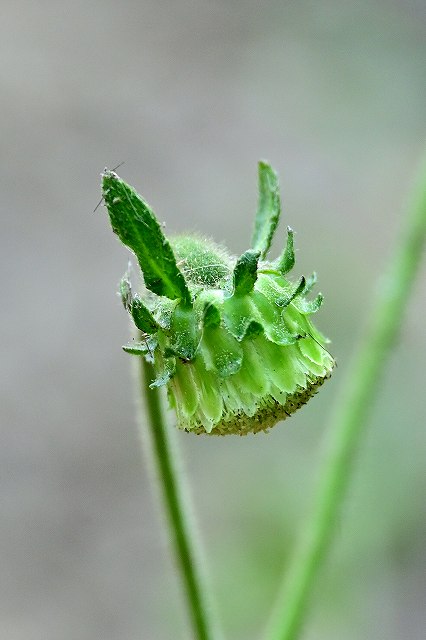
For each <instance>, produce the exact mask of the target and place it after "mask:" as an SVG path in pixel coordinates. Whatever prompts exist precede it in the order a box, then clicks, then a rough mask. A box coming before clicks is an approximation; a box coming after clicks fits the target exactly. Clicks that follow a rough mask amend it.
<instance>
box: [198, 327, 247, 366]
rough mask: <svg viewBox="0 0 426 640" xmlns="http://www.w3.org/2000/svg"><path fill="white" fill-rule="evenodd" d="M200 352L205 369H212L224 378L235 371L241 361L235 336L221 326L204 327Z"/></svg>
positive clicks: (241, 352) (239, 347) (241, 356)
mask: <svg viewBox="0 0 426 640" xmlns="http://www.w3.org/2000/svg"><path fill="white" fill-rule="evenodd" d="M201 353H202V355H203V358H204V361H205V363H206V367H207V369H214V370H216V371H217V373H218V374H219V375H220V376H221V377H222V378H226V377H228V376H230V375H233V374H235V373H237V371H239V370H240V368H241V365H242V362H243V351H242V349H241V346H240V344H239V343H238V342H237V340H235V338H234V337H233V336H232V335H231V334H230V333H228V331H227V330H226V329H225V328H223V327H212V326H210V327H206V328H205V329H204V332H203V340H202V342H201Z"/></svg>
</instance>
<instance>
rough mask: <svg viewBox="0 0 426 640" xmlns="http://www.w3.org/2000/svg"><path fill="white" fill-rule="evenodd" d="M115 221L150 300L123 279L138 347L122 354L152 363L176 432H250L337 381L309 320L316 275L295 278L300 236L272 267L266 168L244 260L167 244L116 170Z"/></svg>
mask: <svg viewBox="0 0 426 640" xmlns="http://www.w3.org/2000/svg"><path fill="white" fill-rule="evenodd" d="M102 178H103V179H102V186H103V196H104V199H105V203H106V206H107V208H108V212H109V215H110V220H111V224H112V227H113V230H114V231H115V233H117V234H118V236H119V237H120V239H121V240H122V242H123V243H124V244H126V245H127V246H128V247H129V248H130V249H131V250H132V251H133V252H134V253H135V255H136V257H137V259H138V262H139V265H140V267H141V270H142V273H143V276H144V282H145V287H146V291H145V293H144V294H143V295H142V296H140V295H138V294H136V295H133V294H132V290H131V285H130V281H129V278H128V275H127V274H126V276H125V277H124V278H123V279H122V281H121V285H120V293H121V297H122V300H123V304H124V306H125V308H126V309H127V311H128V312H129V314H130V315H131V317H132V318H133V321H134V323H135V325H136V327H137V329H138V330H139V332H140V337H141V340H140V341H138V342H134V343H131V344H129V345H127V346H126V347H124V349H125V351H127V352H129V353H133V354H136V355H139V356H142V357H145V358H147V359H149V360H150V361H151V362H152V363H153V365H154V369H155V371H156V373H157V376H156V378H155V380H153V381H152V384H151V386H153V387H154V386H161V385H167V391H168V397H169V402H170V405H171V406H172V407H173V408H174V409H175V410H176V414H177V419H178V427H179V428H181V429H185V430H186V431H192V432H194V433H211V434H219V435H225V434H229V433H234V434H239V435H244V434H246V433H250V432H257V431H264V430H266V429H268V428H269V427H272V426H273V425H275V424H276V423H277V422H278V421H279V420H283V419H284V418H286V417H287V416H290V415H291V414H292V413H293V412H294V411H296V409H298V408H299V407H300V406H302V405H303V404H305V403H306V402H307V401H308V399H309V398H310V397H311V396H312V395H314V394H315V393H316V391H317V389H318V387H320V386H321V384H322V383H323V382H324V380H325V379H326V378H328V377H329V376H330V374H331V371H332V369H333V367H334V360H333V358H332V356H331V355H330V354H329V353H328V351H327V350H326V349H325V348H324V346H323V345H324V343H325V342H326V339H325V338H324V337H323V336H322V335H321V334H320V333H319V332H318V331H317V329H316V328H315V327H314V325H313V324H312V322H311V320H310V318H309V316H310V315H311V314H312V313H314V312H316V311H317V310H318V309H319V307H320V306H321V303H322V300H323V298H322V295H321V294H319V295H318V296H317V297H316V298H315V299H314V300H310V301H308V300H307V299H306V297H305V296H306V294H307V293H309V291H310V290H311V288H312V287H313V285H314V284H315V282H316V276H315V274H313V275H312V276H311V277H310V278H308V279H307V280H306V279H305V278H304V277H302V278H300V280H299V281H297V282H296V283H293V282H291V281H290V280H288V279H287V277H286V276H287V273H288V272H289V271H290V270H291V269H292V267H293V265H294V247H293V231H292V230H291V229H290V228H288V229H287V243H286V246H285V248H284V251H283V252H282V254H281V256H280V257H279V258H278V259H277V260H275V261H274V262H266V261H265V258H266V254H267V252H268V251H269V248H270V245H271V242H272V237H273V235H274V232H275V229H276V227H277V224H278V219H279V215H280V198H279V190H278V180H277V176H276V174H275V172H274V171H273V169H272V168H271V167H270V166H269V165H268V164H266V163H264V162H260V163H259V205H258V210H257V214H256V222H255V229H254V233H253V238H252V248H251V249H249V250H248V251H246V252H245V253H243V254H242V255H241V256H240V257H239V258H238V259H237V260H235V259H234V258H232V257H231V256H229V255H228V254H227V252H226V251H225V250H224V249H223V248H222V247H219V246H217V245H216V244H214V243H213V242H210V241H206V240H203V239H201V238H198V237H194V236H189V237H188V236H185V237H177V238H175V239H173V240H171V241H170V242H169V241H168V240H167V239H166V238H165V236H164V234H163V232H162V230H161V227H160V225H159V224H158V221H157V219H156V217H155V215H154V214H153V212H152V211H151V209H150V208H149V206H148V205H147V204H146V202H145V201H144V200H143V199H142V198H141V196H140V195H139V194H137V193H136V191H135V190H134V189H133V188H132V187H130V186H129V185H127V184H126V183H125V182H123V181H122V180H121V179H120V178H119V177H118V176H117V175H116V174H115V173H114V172H112V171H107V170H105V172H104V173H103V176H102Z"/></svg>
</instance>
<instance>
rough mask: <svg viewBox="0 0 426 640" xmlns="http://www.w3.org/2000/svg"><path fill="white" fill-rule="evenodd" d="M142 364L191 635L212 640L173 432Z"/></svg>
mask: <svg viewBox="0 0 426 640" xmlns="http://www.w3.org/2000/svg"><path fill="white" fill-rule="evenodd" d="M138 360H139V361H140V363H141V364H140V367H141V392H142V396H143V398H144V400H145V407H146V413H147V417H148V429H149V434H150V440H151V453H152V458H153V464H154V467H155V471H156V472H157V476H158V481H159V484H160V487H161V492H162V497H163V502H164V509H165V512H166V515H167V520H168V525H169V533H170V537H171V541H172V545H173V548H174V554H175V560H176V564H177V567H178V569H179V571H180V574H181V578H182V583H183V586H184V590H185V594H186V600H187V605H188V609H189V613H190V616H191V621H192V627H193V632H194V638H196V639H197V640H213V638H215V637H217V636H216V634H215V633H214V629H215V626H214V625H213V620H212V616H211V611H210V608H209V606H208V604H207V594H206V588H205V586H204V583H203V580H202V576H201V568H200V562H199V552H198V548H197V545H196V541H195V535H194V527H193V525H192V523H191V518H190V517H189V509H188V505H187V497H186V495H185V493H186V491H185V489H184V484H183V483H184V478H183V477H182V473H181V472H180V469H179V468H178V464H177V455H178V451H177V446H176V442H174V441H173V434H172V433H171V430H170V429H168V428H167V425H166V423H165V419H164V415H163V410H162V406H161V397H160V392H159V389H158V388H156V387H155V388H153V389H150V388H149V384H150V382H151V381H152V380H153V379H154V378H155V372H154V370H153V367H152V365H151V364H150V363H148V362H147V361H146V360H145V358H142V357H139V358H138Z"/></svg>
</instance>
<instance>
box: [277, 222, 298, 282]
mask: <svg viewBox="0 0 426 640" xmlns="http://www.w3.org/2000/svg"><path fill="white" fill-rule="evenodd" d="M294 263H295V257H294V231H293V229H292V228H291V227H287V244H286V246H285V249H284V251H283V252H282V254H281V256H280V257H279V258H278V259H277V260H275V262H274V266H275V267H276V269H278V271H279V272H280V273H281V274H282V275H283V276H285V274H286V273H288V272H289V271H291V270H292V269H293V267H294Z"/></svg>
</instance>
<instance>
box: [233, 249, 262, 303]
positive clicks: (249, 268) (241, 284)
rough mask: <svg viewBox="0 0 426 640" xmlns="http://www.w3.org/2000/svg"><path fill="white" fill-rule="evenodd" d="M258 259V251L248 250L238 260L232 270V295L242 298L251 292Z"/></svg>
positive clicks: (255, 276)
mask: <svg viewBox="0 0 426 640" xmlns="http://www.w3.org/2000/svg"><path fill="white" fill-rule="evenodd" d="M259 257H260V251H255V250H253V249H248V251H245V252H244V253H243V254H242V255H241V256H240V257H239V258H238V260H237V263H236V265H235V268H234V295H236V296H244V295H246V294H247V293H250V291H252V290H253V287H254V283H255V282H256V280H257V265H258V262H259Z"/></svg>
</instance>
